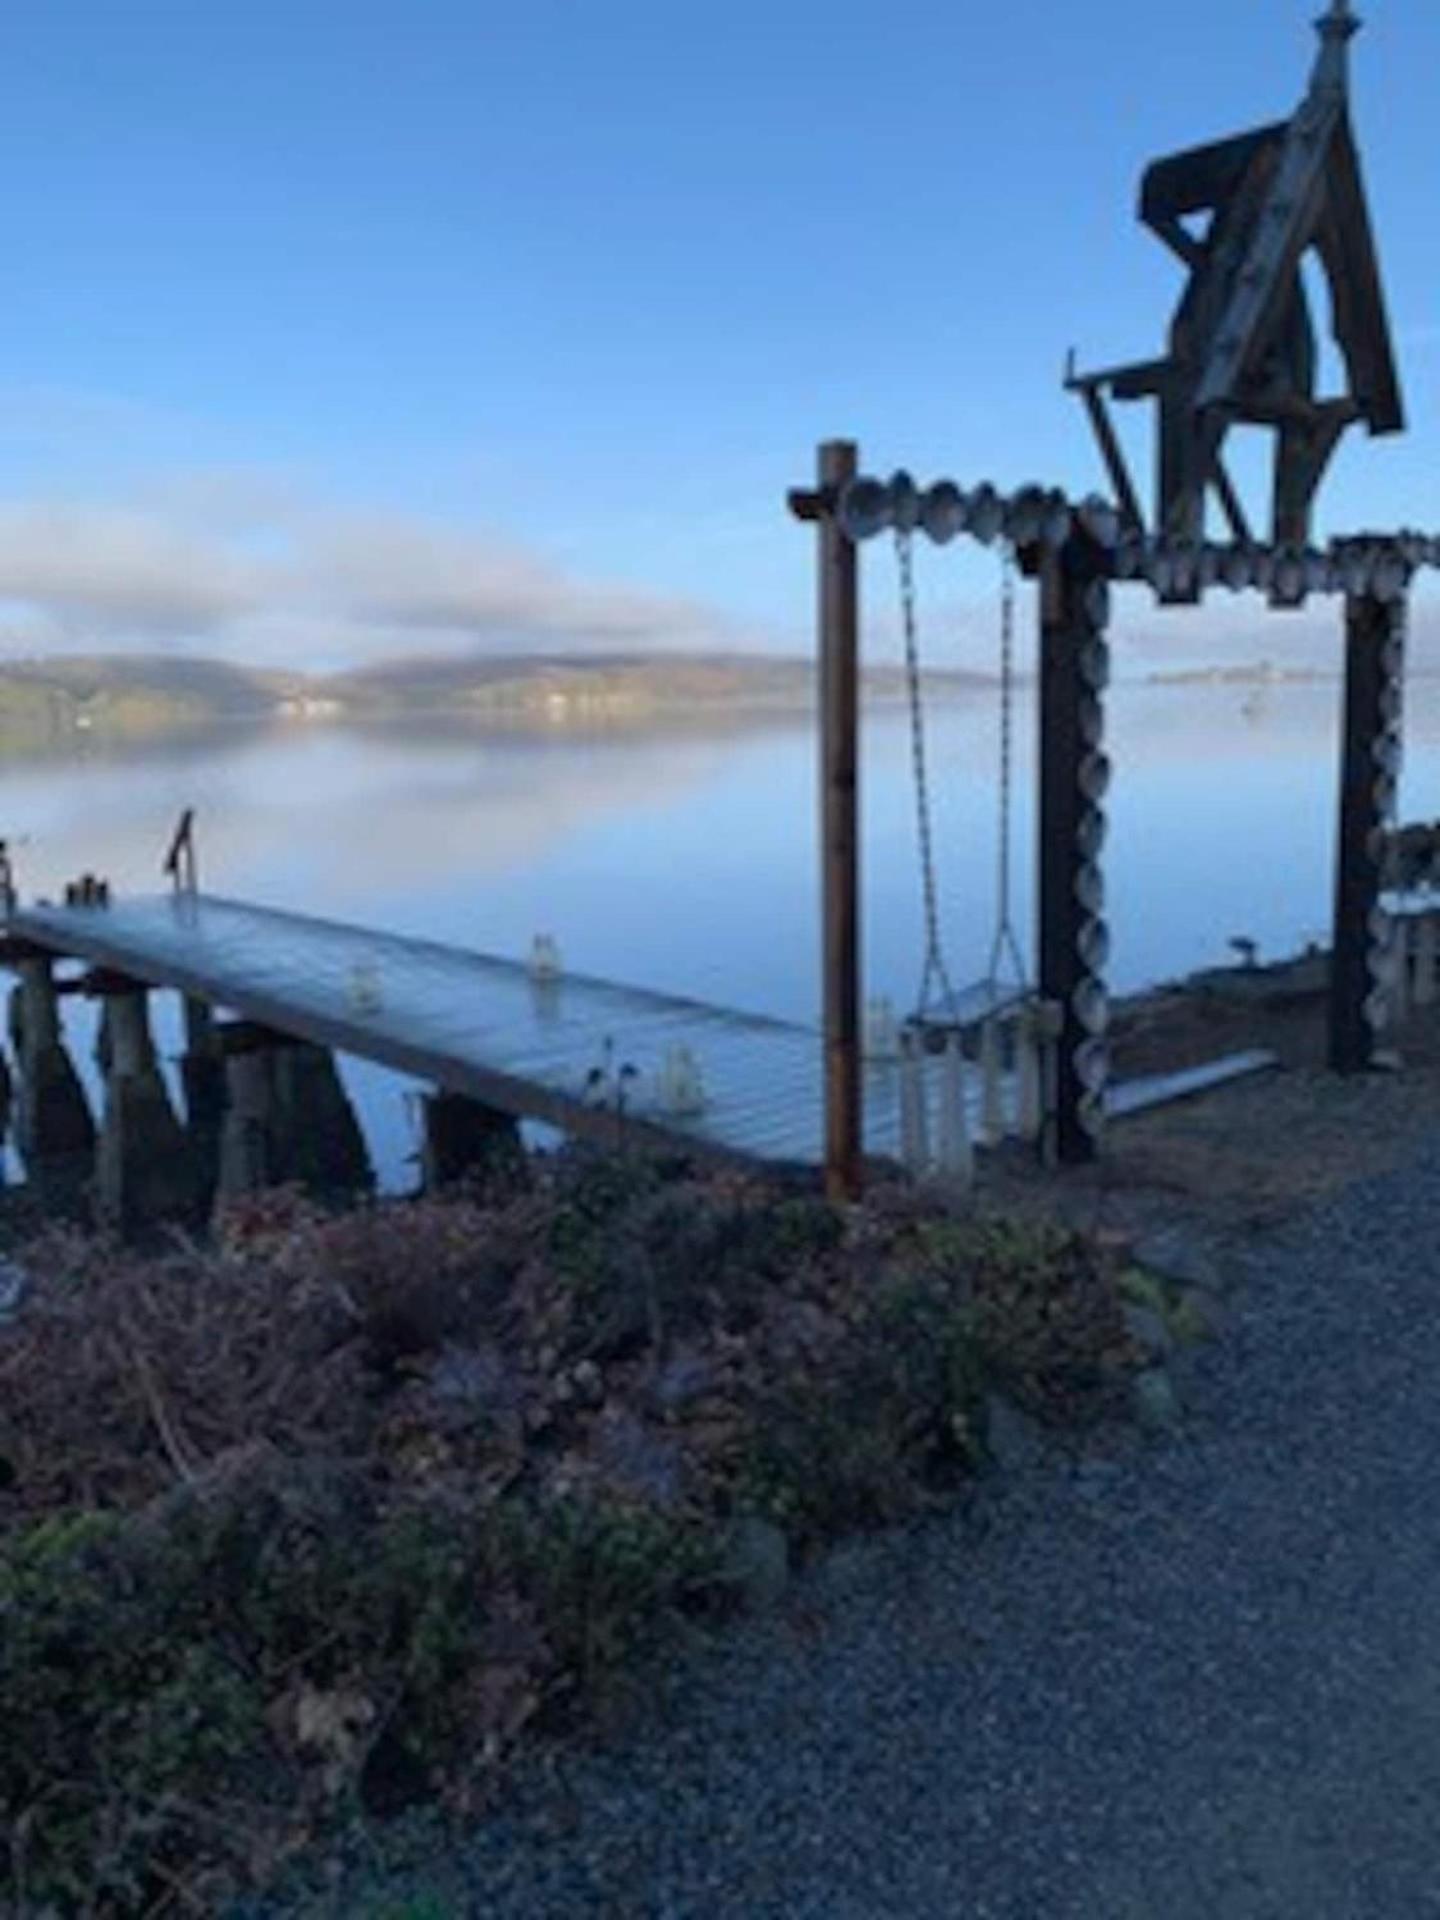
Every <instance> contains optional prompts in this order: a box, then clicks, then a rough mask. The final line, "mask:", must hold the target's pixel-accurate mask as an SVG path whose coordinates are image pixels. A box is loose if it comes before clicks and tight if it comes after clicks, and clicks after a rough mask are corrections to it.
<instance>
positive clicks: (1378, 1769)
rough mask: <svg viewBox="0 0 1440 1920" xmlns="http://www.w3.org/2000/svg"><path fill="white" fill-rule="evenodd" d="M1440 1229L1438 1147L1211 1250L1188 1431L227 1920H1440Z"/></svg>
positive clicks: (779, 1618) (927, 1535) (752, 1635)
mask: <svg viewBox="0 0 1440 1920" xmlns="http://www.w3.org/2000/svg"><path fill="white" fill-rule="evenodd" d="M1437 1248H1440V1140H1436V1141H1434V1142H1433V1143H1432V1144H1430V1145H1429V1146H1428V1147H1427V1148H1426V1150H1425V1151H1424V1153H1423V1155H1422V1156H1421V1157H1420V1159H1419V1160H1418V1161H1416V1162H1415V1163H1414V1164H1411V1165H1409V1166H1408V1167H1407V1168H1406V1169H1405V1170H1403V1171H1400V1172H1392V1173H1389V1174H1386V1175H1382V1176H1379V1177H1374V1178H1369V1179H1366V1180H1365V1181H1364V1182H1362V1183H1360V1184H1357V1185H1354V1186H1351V1187H1349V1188H1348V1189H1346V1190H1345V1191H1344V1192H1343V1193H1341V1194H1339V1195H1338V1196H1336V1197H1334V1198H1332V1199H1330V1200H1329V1201H1327V1202H1326V1203H1325V1205H1324V1206H1323V1207H1322V1208H1321V1209H1319V1210H1317V1211H1313V1212H1312V1213H1310V1215H1309V1216H1308V1217H1307V1218H1305V1219H1303V1220H1299V1221H1293V1222H1292V1223H1291V1224H1289V1225H1288V1226H1287V1227H1285V1228H1283V1229H1282V1230H1280V1231H1278V1232H1276V1233H1272V1234H1270V1235H1268V1236H1266V1237H1264V1238H1261V1239H1252V1240H1250V1241H1249V1243H1248V1244H1247V1245H1246V1246H1245V1247H1244V1248H1243V1250H1242V1251H1240V1252H1238V1253H1233V1252H1232V1254H1231V1255H1230V1256H1229V1257H1228V1261H1229V1264H1228V1270H1227V1277H1228V1278H1229V1279H1230V1280H1231V1281H1233V1283H1234V1287H1235V1292H1234V1296H1233V1299H1232V1305H1231V1309H1230V1314H1229V1320H1228V1325H1227V1329H1226V1333H1225V1338H1224V1340H1223V1342H1222V1343H1221V1344H1220V1345H1218V1346H1215V1347H1212V1348H1209V1349H1207V1350H1206V1351H1205V1352H1204V1353H1203V1354H1202V1355H1201V1356H1200V1357H1199V1358H1198V1359H1197V1360H1195V1361H1193V1362H1191V1363H1189V1366H1188V1370H1187V1371H1186V1372H1185V1373H1184V1374H1182V1376H1181V1385H1182V1390H1183V1393H1184V1397H1185V1400H1186V1405H1187V1409H1188V1419H1187V1425H1186V1431H1185V1433H1184V1435H1183V1436H1182V1438H1181V1439H1180V1440H1179V1441H1177V1442H1163V1443H1161V1442H1148V1441H1145V1440H1143V1439H1141V1438H1140V1437H1139V1436H1138V1435H1135V1434H1133V1433H1125V1434H1113V1435H1109V1436H1104V1437H1102V1439H1101V1440H1100V1441H1099V1442H1098V1443H1096V1444H1095V1445H1093V1446H1092V1447H1091V1448H1089V1449H1087V1453H1086V1457H1085V1458H1084V1459H1080V1460H1067V1459H1064V1458H1054V1459H1051V1460H1050V1461H1048V1462H1046V1463H1043V1464H1041V1465H1040V1466H1038V1467H1036V1468H1035V1469H1034V1470H1032V1471H1028V1472H1026V1473H1024V1474H1020V1475H1010V1476H1006V1477H1004V1478H1002V1479H999V1480H996V1481H995V1482H993V1483H991V1485H990V1486H989V1488H988V1489H987V1491H986V1492H985V1493H984V1495H983V1496H982V1498H981V1499H980V1500H978V1501H977V1503H976V1504H975V1505H974V1506H973V1507H972V1509H971V1510H970V1511H969V1513H967V1514H957V1515H956V1516H955V1517H954V1518H953V1519H951V1520H947V1521H946V1522H944V1523H943V1524H939V1525H933V1526H930V1527H928V1528H926V1529H924V1530H921V1531H918V1532H913V1533H908V1534H897V1535H892V1536H887V1537H885V1538H882V1539H877V1540H873V1541H869V1542H866V1543H862V1544H860V1545H857V1546H851V1547H847V1548H845V1549H843V1550H842V1551H841V1552H840V1553H839V1554H837V1555H836V1556H834V1557H833V1558H832V1559H831V1561H830V1562H829V1563H827V1565H826V1566H824V1567H823V1568H821V1569H818V1570H817V1571H816V1572H814V1573H813V1574H810V1575H807V1576H806V1577H804V1578H803V1579H801V1580H799V1581H797V1582H796V1583H795V1586H794V1591H793V1598H792V1599H791V1600H790V1601H789V1602H787V1603H786V1605H785V1606H784V1607H783V1608H782V1609H781V1610H780V1611H779V1612H778V1613H776V1614H775V1615H773V1616H771V1617H769V1618H766V1619H762V1620H753V1621H750V1622H748V1623H742V1624H741V1625H739V1626H738V1627H735V1628H732V1629H730V1630H729V1631H728V1632H727V1633H726V1634H725V1635H724V1636H723V1638H722V1639H721V1640H720V1641H719V1642H718V1644H716V1645H714V1646H713V1647H711V1648H710V1649H709V1650H705V1649H700V1650H697V1651H696V1652H695V1653H694V1654H693V1655H690V1656H687V1658H686V1659H685V1660H684V1661H683V1662H682V1663H680V1664H679V1665H678V1666H674V1667H672V1668H671V1669H670V1670H669V1679H668V1681H667V1684H666V1686H665V1688H664V1689H663V1692H657V1694H656V1696H655V1698H654V1699H653V1701H652V1702H651V1703H650V1704H649V1706H648V1707H647V1708H646V1709H645V1710H644V1711H643V1712H642V1713H641V1715H640V1716H639V1719H638V1721H635V1722H634V1723H632V1724H631V1725H629V1726H628V1727H627V1728H626V1730H625V1731H624V1732H623V1733H622V1734H620V1735H619V1736H617V1737H615V1738H613V1739H612V1740H611V1742H610V1743H609V1745H608V1747H606V1748H602V1749H600V1750H598V1751H592V1752H587V1753H585V1754H583V1755H578V1756H575V1757H574V1758H573V1759H572V1760H570V1761H569V1762H568V1763H567V1764H566V1765H565V1766H564V1767H563V1768H562V1769H559V1770H558V1771H557V1770H556V1769H554V1768H551V1769H540V1768H538V1767H537V1768H536V1770H535V1771H534V1774H533V1776H530V1777H527V1778H526V1779H525V1780H524V1781H523V1782H522V1783H521V1785H520V1787H519V1789H518V1791H517V1796H516V1800H515V1804H514V1805H513V1807H511V1808H510V1809H508V1810H507V1811H506V1812H505V1813H504V1814H503V1815H502V1816H500V1817H497V1818H495V1819H494V1820H492V1821H491V1822H490V1823H489V1824H488V1825H487V1826H486V1827H485V1828H484V1829H483V1830H482V1831H481V1832H480V1833H478V1834H477V1835H476V1836H475V1837H474V1838H473V1839H471V1840H470V1841H469V1842H468V1843H467V1845H466V1846H465V1847H464V1848H463V1849H462V1850H460V1851H459V1852H452V1853H450V1854H449V1855H448V1856H445V1857H443V1858H442V1857H440V1856H438V1854H437V1855H436V1856H435V1857H432V1859H431V1860H430V1862H429V1863H428V1865H427V1866H426V1867H424V1868H423V1869H410V1870H406V1869H397V1868H396V1867H395V1866H394V1864H393V1863H394V1860H395V1853H394V1851H393V1849H394V1848H395V1847H396V1846H398V1844H399V1838H400V1837H399V1836H398V1835H392V1836H389V1837H387V1838H386V1839H384V1840H383V1841H382V1842H381V1843H380V1844H381V1845H382V1846H383V1847H384V1849H385V1853H386V1858H387V1859H388V1860H389V1861H390V1862H391V1863H392V1864H391V1866H390V1867H389V1868H388V1869H385V1868H382V1865H381V1861H380V1857H379V1856H378V1855H377V1856H376V1857H375V1858H374V1859H372V1860H371V1861H369V1862H368V1863H365V1865H364V1867H363V1871H361V1872H359V1873H357V1874H356V1875H354V1876H347V1878H346V1880H345V1882H344V1884H343V1885H341V1886H338V1887H335V1888H334V1889H333V1890H332V1891H331V1893H330V1894H329V1895H328V1896H327V1897H325V1898H324V1899H321V1898H319V1897H318V1896H317V1897H313V1898H311V1899H308V1900H304V1899H301V1900H297V1901H295V1902H294V1903H293V1904H291V1905H289V1906H288V1907H284V1908H282V1907H281V1906H280V1905H279V1904H270V1905H267V1906H265V1907H263V1908H261V1907H252V1908H249V1909H247V1912H249V1913H251V1914H256V1915H258V1914H260V1913H261V1912H263V1913H265V1914H267V1915H269V1916H271V1920H274V1917H275V1916H278V1915H280V1914H281V1913H282V1912H284V1913H287V1914H290V1915H300V1914H302V1913H304V1914H314V1915H320V1914H344V1915H346V1916H351V1915H354V1916H368V1915H376V1916H378V1915H380V1914H386V1915H389V1916H393V1920H401V1916H406V1920H408V1915H407V1910H406V1908H405V1906H404V1905H401V1904H395V1905H391V1904H389V1903H390V1902H396V1903H399V1902H402V1901H404V1900H405V1899H406V1898H407V1897H409V1896H411V1895H414V1894H416V1893H417V1892H419V1891H420V1890H421V1889H422V1888H423V1889H425V1890H427V1891H430V1892H432V1893H433V1895H434V1904H433V1905H429V1904H427V1905H425V1906H419V1905H416V1906H414V1907H412V1908H410V1909H409V1913H410V1914H413V1915H414V1917H415V1920H442V1917H443V1916H447V1915H457V1916H458V1915H484V1916H487V1920H509V1917H510V1916H515V1917H516V1920H519V1916H525V1920H537V1917H538V1916H548V1915H557V1916H558V1915H589V1914H593V1915H611V1916H615V1917H616V1920H620V1917H621V1916H635V1917H636V1920H640V1917H641V1916H647V1917H650V1916H653V1920H661V1917H662V1916H673V1917H674V1920H679V1917H680V1916H727V1915H735V1916H746V1917H747V1920H762V1917H763V1916H768V1915H787V1916H797V1920H798V1917H800V1916H812V1915H813V1916H817V1920H818V1916H824V1917H825V1920H881V1917H882V1916H889V1915H896V1916H899V1915H905V1916H916V1915H932V1914H933V1915H944V1916H952V1915H953V1916H974V1917H975V1920H980V1916H993V1917H994V1920H999V1917H1000V1916H1005V1920H1022V1917H1023V1920H1068V1917H1069V1916H1077V1920H1078V1917H1079V1916H1084V1920H1130V1917H1131V1916H1135V1917H1136V1920H1140V1917H1142V1916H1143V1920H1154V1916H1158V1915H1161V1914H1163V1915H1165V1916H1166V1920H1189V1917H1190V1916H1194V1917H1195V1920H1202V1917H1203V1920H1215V1917H1216V1916H1222V1917H1223V1920H1251V1917H1252V1916H1253V1917H1254V1920H1260V1917H1261V1916H1265V1920H1288V1917H1289V1916H1291V1915H1294V1916H1297V1917H1298V1916H1305V1917H1306V1920H1331V1917H1332V1916H1333V1917H1334V1920H1340V1917H1341V1916H1344V1920H1389V1917H1390V1916H1395V1920H1421V1917H1422V1916H1425V1915H1432V1914H1433V1915H1437V1916H1440V1498H1437V1496H1440V1394H1437V1392H1436V1390H1435V1388H1436V1382H1437V1381H1440V1314H1437V1312H1436V1310H1435V1308H1436V1299H1435V1292H1436V1280H1437V1277H1440V1272H1437V1269H1440V1255H1437V1252H1436V1251H1435V1249H1437ZM410 1837H411V1840H412V1842H416V1841H419V1843H420V1844H422V1845H423V1839H421V1836H420V1835H419V1834H417V1833H416V1831H415V1830H412V1832H411V1836H410Z"/></svg>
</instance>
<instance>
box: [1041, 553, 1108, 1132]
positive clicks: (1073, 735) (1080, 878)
mask: <svg viewBox="0 0 1440 1920" xmlns="http://www.w3.org/2000/svg"><path fill="white" fill-rule="evenodd" d="M1030 570H1036V571H1038V577H1039V583H1040V595H1039V598H1040V756H1039V757H1040V807H1039V830H1040V845H1039V863H1038V864H1039V878H1040V901H1039V908H1040V913H1039V919H1040V929H1039V934H1040V937H1039V943H1038V944H1039V949H1040V993H1041V996H1042V998H1043V999H1045V1000H1048V1001H1052V1002H1054V1004H1055V1005H1056V1006H1058V1007H1059V1008H1060V1013H1061V1026H1060V1033H1059V1038H1058V1045H1057V1049H1056V1055H1057V1057H1056V1071H1055V1084H1054V1111H1053V1113H1052V1115H1051V1117H1050V1120H1049V1123H1048V1125H1047V1126H1046V1128H1045V1137H1044V1138H1043V1140H1042V1142H1041V1152H1042V1154H1043V1155H1044V1157H1045V1158H1046V1159H1050V1160H1058V1161H1060V1162H1061V1163H1062V1164H1077V1163H1081V1162H1084V1161H1087V1160H1093V1159H1094V1158H1095V1157H1096V1155H1097V1154H1098V1152H1099V1147H1100V1139H1101V1134H1102V1131H1103V1123H1104V1101H1105V1083H1106V1074H1107V1064H1106V1053H1105V1028H1106V1023H1107V1019H1108V1007H1107V1001H1106V994H1105V980H1104V971H1105V966H1106V962H1107V959H1108V956H1109V944H1110V935H1109V929H1108V927H1107V925H1106V922H1105V917H1104V899H1103V894H1104V869H1103V866H1102V861H1101V849H1102V847H1103V844H1104V837H1105V810H1104V799H1105V792H1106V788H1107V786H1108V782H1109V762H1108V761H1107V760H1106V758H1105V754H1104V751H1103V747H1102V734H1103V728H1104V692H1105V685H1106V681H1107V678H1108V671H1109V653H1108V649H1107V645H1106V641H1105V630H1106V624H1107V604H1108V592H1109V590H1108V583H1107V579H1106V575H1107V572H1108V562H1107V560H1106V557H1105V555H1104V553H1103V552H1102V550H1101V549H1100V548H1099V547H1097V546H1096V545H1095V544H1094V543H1093V542H1092V541H1091V540H1089V539H1088V538H1087V537H1086V536H1085V535H1083V534H1081V533H1078V532H1077V533H1075V534H1072V536H1071V538H1070V540H1069V541H1068V542H1067V544H1066V546H1065V547H1064V548H1063V549H1062V550H1061V551H1060V552H1059V553H1056V554H1047V555H1045V556H1044V557H1043V558H1039V559H1038V560H1036V561H1035V562H1034V563H1033V569H1032V568H1027V571H1030Z"/></svg>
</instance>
